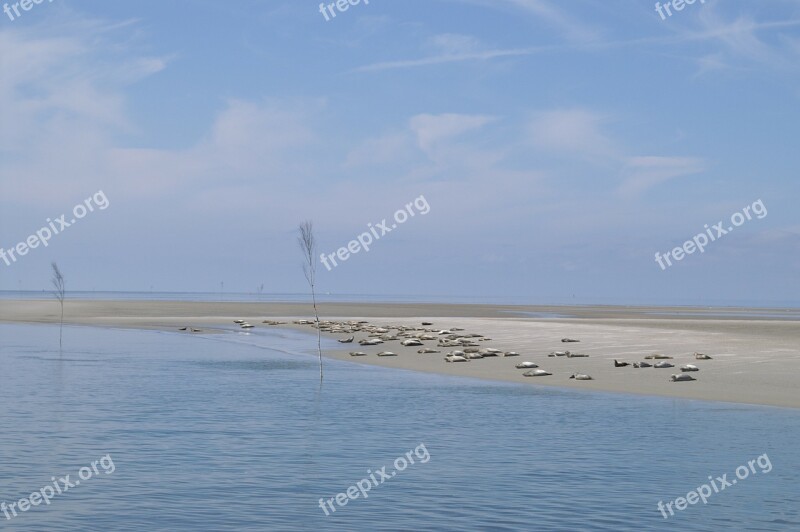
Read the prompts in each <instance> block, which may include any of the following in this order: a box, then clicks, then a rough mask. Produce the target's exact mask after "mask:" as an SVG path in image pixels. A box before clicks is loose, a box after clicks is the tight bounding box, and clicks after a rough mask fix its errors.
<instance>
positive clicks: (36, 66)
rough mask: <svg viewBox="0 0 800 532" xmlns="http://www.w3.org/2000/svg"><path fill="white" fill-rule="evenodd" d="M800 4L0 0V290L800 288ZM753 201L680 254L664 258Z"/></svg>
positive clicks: (638, 293)
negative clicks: (306, 272) (675, 8)
mask: <svg viewBox="0 0 800 532" xmlns="http://www.w3.org/2000/svg"><path fill="white" fill-rule="evenodd" d="M799 81H800V2H797V1H788V0H760V1H759V2H750V1H736V0H724V1H722V0H719V1H714V0H707V1H706V2H705V4H701V3H700V2H699V1H698V2H696V3H695V4H693V5H687V6H686V7H685V8H684V9H683V10H682V11H679V12H674V14H673V16H671V17H668V18H667V19H666V20H662V19H661V17H660V16H659V15H658V13H657V12H656V10H655V8H654V2H649V1H629V0H610V1H609V0H569V1H558V2H557V1H554V0H553V1H550V0H491V1H490V0H404V1H397V0H395V1H390V0H371V1H370V2H369V4H364V3H363V2H362V3H360V4H359V5H356V6H352V7H350V8H349V9H348V10H347V11H346V12H339V13H338V14H337V16H336V18H333V19H331V20H329V21H326V20H325V18H324V17H323V16H322V14H320V12H319V2H312V1H305V0H285V1H284V0H263V1H258V2H256V1H236V2H219V1H217V2H210V1H191V2H190V1H177V0H176V1H166V0H161V1H136V2H105V1H89V0H86V1H80V2H77V1H69V0H55V1H53V2H52V3H49V2H47V1H45V2H43V3H41V4H38V5H34V6H33V7H32V9H31V10H30V11H25V12H22V16H20V17H16V18H15V20H10V18H9V17H8V16H7V15H5V14H2V16H1V17H0V246H1V247H3V248H5V249H9V248H14V246H15V245H16V244H17V243H18V242H21V241H24V240H26V239H27V238H28V236H29V235H32V234H34V233H35V232H36V231H37V230H38V229H39V228H41V227H42V226H44V225H46V219H47V218H51V219H54V218H56V217H58V216H60V215H61V214H62V213H70V212H71V211H72V208H73V206H74V205H75V204H77V203H80V202H82V201H83V200H84V199H86V198H89V197H91V196H92V195H93V194H94V193H95V192H97V191H98V190H102V191H103V192H104V193H105V195H106V197H107V198H108V200H109V207H108V208H107V209H105V210H102V211H99V210H98V211H95V212H93V213H90V214H89V215H87V216H86V217H85V218H84V219H81V220H80V221H78V222H77V223H76V224H75V225H73V226H72V227H70V228H69V229H68V230H65V232H64V233H63V234H58V235H56V236H54V237H53V238H52V239H51V240H50V242H49V245H48V246H47V247H43V246H39V247H38V248H36V249H30V250H29V252H28V253H27V254H26V255H25V256H22V257H19V260H18V261H16V262H13V261H12V263H11V265H10V266H7V265H6V264H5V263H3V262H0V289H3V290H12V289H26V290H39V289H42V288H47V285H48V283H49V278H50V272H49V267H50V266H49V265H50V262H51V261H54V260H55V261H57V262H58V263H59V265H60V266H61V269H62V271H63V272H64V274H65V277H66V279H67V282H68V287H69V288H71V289H73V290H92V289H94V290H131V291H137V290H150V289H151V287H152V289H154V290H160V291H216V290H219V286H220V282H224V286H225V290H226V291H231V292H232V291H242V292H250V291H254V290H256V288H257V287H258V286H259V285H261V284H262V283H263V284H264V291H265V292H267V293H276V292H301V291H303V290H305V279H304V278H303V275H302V272H301V269H300V261H301V256H300V253H299V251H298V249H297V244H296V241H295V237H296V227H297V224H298V223H299V222H301V221H302V220H305V219H311V220H313V221H314V223H315V226H316V230H317V237H318V240H319V248H320V249H319V251H320V252H323V251H324V252H327V253H331V252H335V251H336V250H337V249H338V248H340V247H342V246H346V245H347V243H348V242H349V241H350V240H352V239H354V238H355V237H356V236H357V235H358V234H360V233H362V232H364V231H365V230H367V224H368V223H372V224H375V223H376V222H380V221H381V220H382V219H383V218H391V217H392V214H393V213H394V212H395V211H396V210H397V209H400V208H403V206H404V205H405V204H407V203H408V202H410V201H413V199H414V198H417V197H419V196H420V195H424V196H425V198H426V199H427V201H428V203H429V205H430V212H429V213H428V214H426V215H425V216H416V217H414V218H412V219H410V220H409V221H408V222H406V223H405V224H403V225H401V226H399V227H398V228H397V229H396V230H395V231H393V232H392V233H391V234H387V235H385V236H384V237H383V238H382V239H380V240H379V241H377V242H375V243H374V244H373V246H372V248H371V249H370V251H369V252H363V251H362V252H360V253H358V254H354V255H352V256H351V257H350V258H349V259H348V260H347V261H345V262H343V263H341V264H340V265H339V266H338V267H336V268H334V269H332V270H331V271H327V270H326V269H325V268H324V267H322V266H321V265H320V266H319V268H320V269H319V272H318V278H319V279H318V280H319V289H320V290H321V291H322V292H332V293H360V294H398V295H410V294H425V295H437V296H487V297H495V298H505V299H507V300H509V301H511V300H514V301H519V300H525V301H528V302H530V303H536V302H542V303H548V302H576V303H612V304H613V303H634V304H636V303H639V304H641V303H654V304H655V303H690V304H712V303H715V304H718V303H728V304H736V303H737V302H758V303H760V304H769V305H778V304H782V303H785V302H795V303H796V302H798V301H800V284H798V280H797V279H798V276H797V272H798V268H799V267H800V246H799V245H798V244H800V214H798V208H797V203H798V199H799V198H800V186H799V185H798V179H797V178H798V168H800V164H798V163H800V155H799V154H798V150H797V148H796V146H795V144H796V140H797V139H798V132H799V131H798V130H800V83H798V82H799ZM759 199H760V200H762V202H763V204H764V205H765V206H766V208H767V211H768V215H767V216H765V217H763V218H762V219H755V218H754V219H753V220H750V221H747V222H746V223H744V224H743V225H742V226H741V227H738V228H736V230H735V231H733V232H731V233H730V234H728V235H725V236H724V238H721V239H720V240H718V241H715V242H713V243H712V244H710V245H709V246H708V248H707V249H706V251H705V252H704V253H703V254H699V253H694V254H692V255H688V256H686V258H685V259H683V260H682V261H680V262H676V263H675V265H674V266H672V267H670V268H667V269H666V270H662V269H661V268H660V267H659V266H658V264H657V263H656V261H655V260H654V255H655V253H656V252H661V253H662V254H663V253H665V252H666V251H669V250H671V249H673V248H674V247H676V246H681V245H683V243H684V242H685V241H687V240H690V239H691V238H692V237H693V236H695V235H696V234H698V233H701V232H703V231H704V230H705V229H704V225H705V224H709V226H711V225H712V224H715V223H717V222H718V221H720V220H725V221H726V225H728V220H729V218H730V216H731V214H733V213H734V212H737V211H741V210H742V208H743V207H745V206H748V205H751V204H752V203H753V202H755V201H757V200H759Z"/></svg>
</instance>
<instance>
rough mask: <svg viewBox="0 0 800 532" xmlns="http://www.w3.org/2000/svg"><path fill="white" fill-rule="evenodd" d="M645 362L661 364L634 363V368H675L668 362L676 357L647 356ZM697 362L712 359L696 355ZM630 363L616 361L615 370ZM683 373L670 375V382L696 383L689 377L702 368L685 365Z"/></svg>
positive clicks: (704, 355)
mask: <svg viewBox="0 0 800 532" xmlns="http://www.w3.org/2000/svg"><path fill="white" fill-rule="evenodd" d="M644 358H645V360H659V361H660V362H656V363H654V364H650V363H648V362H634V363H633V367H634V368H636V369H640V368H654V369H663V368H674V367H675V364H672V363H670V362H667V360H672V359H673V358H674V357H671V356H669V355H661V354H656V355H647V356H646V357H644ZM694 358H695V360H712V358H711V357H710V356H708V355H706V354H705V353H694ZM630 365H631V364H630V362H620V361H618V360H616V359H615V360H614V367H615V368H623V367H626V366H630ZM680 369H681V373H677V374H673V375H670V380H671V381H672V382H686V381H695V380H697V379H695V378H694V377H692V376H691V375H689V373H691V372H694V371H700V368H699V367H698V366H696V365H695V364H684V365H683V366H681V368H680Z"/></svg>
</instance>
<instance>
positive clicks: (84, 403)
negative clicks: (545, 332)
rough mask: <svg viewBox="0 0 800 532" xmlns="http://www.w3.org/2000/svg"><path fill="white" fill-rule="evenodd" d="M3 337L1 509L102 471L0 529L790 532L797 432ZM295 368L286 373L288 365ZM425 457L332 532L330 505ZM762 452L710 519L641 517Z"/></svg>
mask: <svg viewBox="0 0 800 532" xmlns="http://www.w3.org/2000/svg"><path fill="white" fill-rule="evenodd" d="M57 331H58V329H57V327H52V326H18V325H0V405H2V414H0V502H2V501H6V502H7V503H8V502H14V501H17V500H18V499H20V498H22V497H23V496H27V495H29V494H30V493H31V492H33V491H38V490H39V489H40V488H42V487H44V486H46V485H48V484H50V483H51V480H50V479H51V477H53V476H56V477H63V476H64V475H66V474H71V475H72V480H73V481H74V480H75V479H76V477H77V471H78V470H79V469H80V468H81V467H83V466H88V465H90V463H91V462H92V461H95V460H99V459H100V457H102V456H104V455H106V454H110V455H111V458H112V459H113V463H114V467H115V470H114V472H113V473H111V474H105V473H104V470H103V469H102V468H100V469H99V473H98V474H97V475H96V476H94V477H93V478H91V479H88V480H86V481H85V482H83V483H82V484H81V485H79V486H75V487H73V488H71V489H70V490H69V491H68V492H67V493H64V494H62V495H60V496H56V497H54V498H53V499H52V501H51V504H50V505H49V506H45V505H40V506H37V507H34V508H31V509H30V510H28V511H27V512H26V513H22V514H20V515H19V516H18V517H15V518H13V519H11V520H6V519H5V518H4V517H3V515H2V514H0V529H3V530H70V531H72V530H645V529H647V530H654V529H655V530H659V529H662V530H675V529H679V530H720V529H723V528H733V529H749V530H798V529H800V510H798V495H799V494H800V474H799V473H798V471H800V467H798V466H800V451H798V444H797V442H798V439H799V437H800V412H797V411H794V410H785V409H773V408H761V407H745V406H737V405H729V404H715V403H702V402H692V401H674V400H671V399H660V398H642V397H635V396H625V395H606V394H589V393H579V392H570V391H560V390H553V389H550V388H547V389H538V388H536V387H534V386H519V385H511V384H509V385H506V384H493V383H483V382H478V381H474V380H466V379H457V378H448V377H442V376H433V375H426V374H417V373H413V372H402V371H389V370H383V369H380V368H373V367H367V366H361V365H354V364H349V363H345V362H335V361H326V368H327V374H326V380H325V383H324V385H323V386H322V388H321V389H320V387H319V380H318V373H317V368H316V360H315V358H314V357H313V356H311V355H309V354H307V353H306V352H305V350H306V349H307V348H308V347H311V346H312V341H310V339H309V337H308V336H304V335H300V333H292V332H282V331H277V330H274V329H271V330H268V331H267V330H263V331H257V332H256V333H255V334H249V335H247V334H242V333H238V332H235V331H231V333H230V334H229V335H217V336H214V337H212V336H197V335H195V336H190V335H180V334H172V333H157V332H141V331H120V330H113V329H96V328H78V327H68V328H65V334H64V340H65V346H66V349H65V350H64V352H63V353H62V354H61V355H59V353H58V332H57ZM298 353H299V355H298ZM420 443H424V445H425V448H426V449H427V451H428V453H429V456H430V461H428V462H427V463H424V464H423V463H419V462H417V463H416V464H414V465H411V466H409V467H408V469H406V470H405V471H403V472H400V473H397V475H396V476H395V477H394V478H392V479H390V480H387V481H385V482H384V483H383V484H382V485H380V486H378V487H373V488H372V490H371V491H370V492H369V498H368V499H362V498H359V499H356V500H353V501H350V502H349V503H348V504H347V506H345V507H342V508H339V507H338V506H337V508H338V510H337V512H336V513H335V514H333V515H331V516H329V517H326V516H325V515H324V513H323V512H322V510H321V509H320V507H319V506H318V500H319V498H320V497H325V498H330V497H333V496H335V495H336V494H337V493H340V492H344V491H345V490H347V488H348V487H349V486H351V485H353V484H355V483H356V482H358V481H359V480H360V479H362V478H364V477H366V476H367V470H368V469H371V470H372V471H373V472H374V471H375V470H377V469H379V468H380V467H382V466H384V465H388V466H390V467H388V468H387V471H391V470H392V468H393V467H392V463H393V462H394V460H395V458H397V457H399V456H401V455H403V454H405V453H406V452H407V451H409V450H412V449H414V448H415V447H417V446H418V445H419V444H420ZM763 453H767V454H768V456H769V459H770V462H771V463H772V466H773V469H772V471H770V472H769V473H761V472H760V469H758V466H756V468H757V470H758V471H759V472H758V473H757V474H751V475H750V477H749V478H747V479H746V480H742V481H739V483H738V484H737V485H735V486H732V487H729V488H727V489H726V490H724V491H722V492H721V493H718V494H715V495H712V496H711V498H710V499H709V501H708V504H707V505H705V506H703V505H702V503H701V504H699V505H695V506H689V507H688V508H687V509H686V510H684V511H682V512H678V514H677V515H676V516H675V517H671V518H670V519H669V520H665V519H664V518H663V517H662V516H661V514H660V513H659V511H658V509H657V508H656V504H657V503H658V501H659V500H664V501H665V502H667V501H670V500H673V499H675V498H677V497H680V496H682V495H683V496H685V495H686V493H687V492H688V491H689V490H691V489H693V488H696V487H697V486H699V485H700V484H702V483H703V482H706V481H707V478H708V476H709V475H713V476H721V475H722V474H723V473H728V478H729V479H730V478H732V476H733V471H734V470H735V469H736V467H737V466H739V465H742V464H745V463H746V462H747V461H748V460H752V459H755V458H756V457H757V456H759V455H762V454H763Z"/></svg>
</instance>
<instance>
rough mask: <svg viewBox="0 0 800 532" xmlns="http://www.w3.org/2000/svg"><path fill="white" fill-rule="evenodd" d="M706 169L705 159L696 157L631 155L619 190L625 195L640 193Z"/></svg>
mask: <svg viewBox="0 0 800 532" xmlns="http://www.w3.org/2000/svg"><path fill="white" fill-rule="evenodd" d="M704 170H705V163H704V162H703V160H702V159H697V158H694V157H661V156H639V157H629V158H627V160H626V168H625V171H624V174H625V175H626V177H625V180H624V182H623V183H622V185H621V186H620V187H619V192H620V193H621V194H622V195H625V196H630V195H638V194H641V193H643V192H645V191H647V190H649V189H650V188H652V187H654V186H656V185H659V184H661V183H664V182H666V181H669V180H671V179H676V178H678V177H685V176H689V175H694V174H698V173H700V172H703V171H704Z"/></svg>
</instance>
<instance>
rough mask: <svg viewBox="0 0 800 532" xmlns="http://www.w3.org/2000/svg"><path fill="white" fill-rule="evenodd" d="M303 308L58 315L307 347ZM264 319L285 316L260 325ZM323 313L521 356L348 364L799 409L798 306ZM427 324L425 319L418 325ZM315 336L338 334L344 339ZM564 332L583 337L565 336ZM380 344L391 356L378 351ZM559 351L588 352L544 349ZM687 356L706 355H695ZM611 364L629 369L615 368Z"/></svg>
mask: <svg viewBox="0 0 800 532" xmlns="http://www.w3.org/2000/svg"><path fill="white" fill-rule="evenodd" d="M309 310H310V305H308V304H301V303H231V302H219V303H217V302H183V301H128V300H119V301H112V300H109V301H100V300H94V301H92V300H73V301H67V303H66V305H65V316H64V322H65V323H66V324H73V325H85V326H100V327H117V328H134V329H151V330H164V331H174V332H176V333H178V332H179V331H178V329H179V328H181V327H185V326H189V327H190V328H191V327H195V328H198V329H200V330H201V332H199V333H191V332H183V333H181V334H201V335H203V334H215V333H218V334H230V333H232V332H237V333H238V332H239V331H238V326H236V325H235V324H233V320H235V319H244V320H247V321H248V322H249V323H251V324H253V325H254V326H255V329H254V330H259V329H263V328H275V327H286V328H293V329H297V330H302V331H305V332H307V333H309V347H310V348H311V347H315V342H314V341H313V336H312V334H313V335H315V334H316V332H315V330H314V329H313V328H312V327H310V326H309V325H298V324H295V323H293V321H296V320H300V319H313V316H312V315H310V313H309ZM547 316H556V317H547ZM745 316H746V317H745ZM58 319H59V308H58V305H57V303H56V302H54V301H50V300H2V301H0V322H16V323H57V322H58ZM267 319H269V320H282V321H286V322H287V323H286V324H281V325H277V326H271V325H267V324H264V323H262V321H264V320H267ZM320 320H322V321H325V320H330V321H351V320H352V321H367V322H369V324H374V325H380V326H383V327H387V328H388V327H394V326H396V327H416V328H419V329H420V330H421V329H430V330H432V331H439V330H447V329H451V328H457V329H464V330H463V332H462V333H461V334H468V333H475V334H480V335H483V336H484V337H485V338H487V339H486V340H482V341H481V342H480V347H481V348H484V347H487V348H496V349H499V350H502V351H504V352H505V351H516V352H518V353H520V356H514V357H505V356H499V357H487V358H483V359H478V360H470V361H469V362H466V363H447V362H445V360H444V356H445V354H446V353H447V352H449V351H452V350H454V349H459V348H457V347H456V348H446V347H436V346H437V342H436V341H425V342H424V345H425V347H431V348H434V349H437V350H439V351H441V352H440V353H430V354H420V353H418V352H417V351H418V349H420V347H417V346H414V347H405V346H402V345H401V344H400V342H399V341H388V342H386V343H384V344H381V345H377V346H360V345H358V343H357V342H358V340H359V339H362V338H366V337H367V334H366V333H358V334H356V339H355V342H354V343H351V344H337V345H336V348H333V349H331V348H326V349H324V350H323V356H324V357H328V358H335V359H339V360H345V361H347V362H351V363H357V364H372V365H378V366H383V367H387V368H395V369H403V370H412V371H421V372H429V373H439V374H445V375H452V376H458V377H470V378H479V379H488V380H495V381H508V382H519V383H524V384H527V385H534V386H554V387H563V388H571V389H580V390H591V391H603V392H614V393H627V394H635V395H655V396H665V397H674V398H684V399H699V400H707V401H726V402H733V403H747V404H758V405H770V406H780V407H790V408H800V393H798V392H797V385H796V383H795V382H794V379H795V377H794V375H796V374H797V370H798V369H800V347H799V346H800V321H797V320H796V311H793V310H789V309H787V310H781V309H775V310H773V309H770V310H768V311H767V310H759V309H698V308H672V307H670V308H667V307H646V308H645V307H599V306H598V307H591V306H581V307H553V306H540V307H537V306H524V307H523V306H503V305H447V304H408V303H405V304H392V303H384V304H378V303H324V304H321V305H320ZM423 321H426V322H430V323H432V324H433V325H431V326H426V327H423V326H422V325H421V324H422V322H423ZM393 332H396V331H393ZM323 336H324V337H327V338H330V339H339V338H344V337H345V336H347V335H344V334H337V335H333V334H327V333H323ZM565 337H569V338H573V339H577V340H580V341H579V342H575V343H563V342H561V339H562V338H565ZM401 339H402V338H401ZM489 339H490V340H489ZM385 350H391V351H393V352H395V353H397V355H398V356H392V357H378V356H376V354H377V353H378V352H380V351H385ZM566 350H569V351H571V352H572V353H580V354H585V355H588V357H579V358H569V357H566V356H548V355H550V354H552V353H554V352H556V351H566ZM350 351H363V352H365V353H367V356H360V357H352V356H350V355H349V352H350ZM695 352H701V353H705V354H707V355H709V356H711V357H712V358H711V360H696V359H695V356H694V353H695ZM654 354H661V355H666V356H670V357H673V358H672V359H669V360H667V362H669V363H671V364H674V367H672V368H658V369H657V368H653V367H649V368H634V367H633V366H632V364H633V363H635V362H638V363H640V362H643V361H645V360H646V359H645V357H646V356H650V355H654ZM614 360H618V361H620V362H628V363H629V364H631V365H629V366H627V367H615V366H614ZM523 361H529V362H533V363H535V364H537V365H538V367H539V368H540V369H544V370H546V371H548V372H550V373H552V375H549V376H543V377H524V376H523V375H522V374H523V371H524V370H520V369H516V368H515V365H516V364H518V363H520V362H523ZM647 361H648V362H650V363H654V362H657V360H651V359H648V360H647ZM685 364H694V365H696V366H697V367H698V368H699V371H697V372H692V376H693V377H695V378H696V380H695V381H690V382H672V381H671V380H670V375H672V374H680V373H681V371H680V367H681V366H683V365H685ZM573 373H582V374H588V375H590V376H591V377H592V380H587V381H577V380H574V379H570V378H569V377H570V375H572V374H573Z"/></svg>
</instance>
